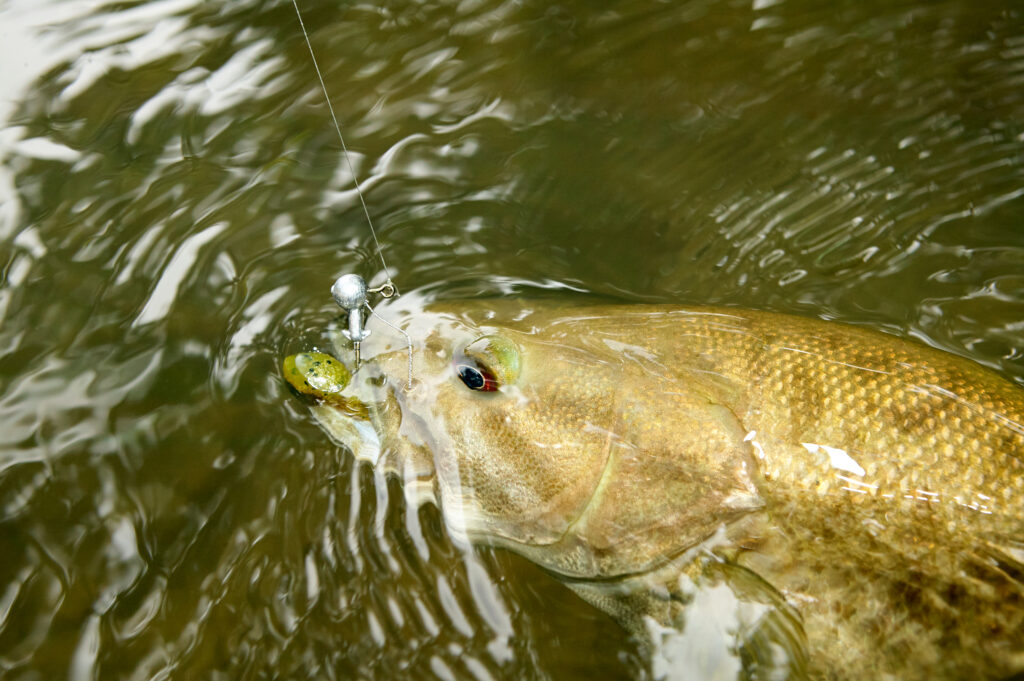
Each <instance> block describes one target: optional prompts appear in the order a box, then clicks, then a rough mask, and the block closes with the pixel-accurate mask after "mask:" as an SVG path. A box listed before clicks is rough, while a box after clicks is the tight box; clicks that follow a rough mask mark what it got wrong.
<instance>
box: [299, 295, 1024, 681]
mask: <svg viewBox="0 0 1024 681" xmlns="http://www.w3.org/2000/svg"><path fill="white" fill-rule="evenodd" d="M415 298H416V296H415V295H412V296H408V295H407V296H406V297H405V299H406V301H407V302H408V301H410V300H411V301H413V302H412V304H411V307H412V308H413V309H406V310H405V311H404V312H402V311H401V310H399V309H397V308H398V307H399V306H398V304H397V303H393V304H392V307H393V308H395V309H394V310H392V312H393V314H391V315H390V316H391V317H392V318H393V319H400V321H399V322H398V326H400V327H401V328H402V329H403V330H404V331H405V332H406V333H408V334H409V336H410V337H411V339H412V357H413V363H414V370H413V375H414V376H415V381H414V383H413V385H412V386H411V387H409V386H408V385H407V380H406V377H407V368H408V367H407V361H408V359H407V357H408V355H407V350H406V347H405V344H404V342H400V343H396V342H394V341H393V340H392V339H391V338H388V335H389V334H386V333H381V334H375V335H374V336H372V337H370V338H367V339H365V340H364V341H363V345H364V347H363V351H364V352H363V364H362V366H361V367H360V368H359V369H358V370H357V371H354V372H353V373H352V375H351V376H349V375H348V374H347V372H346V373H345V374H337V375H336V376H334V377H333V378H332V377H330V376H327V378H325V379H324V381H325V382H326V383H327V384H330V385H327V386H326V387H325V384H324V382H321V383H320V384H318V387H316V388H315V389H313V388H312V384H310V385H308V386H307V382H308V374H309V372H308V368H309V367H310V366H312V367H313V368H317V366H321V367H326V366H328V365H326V364H321V365H315V364H311V363H310V362H309V361H308V360H305V359H303V360H301V361H300V360H299V359H295V360H292V359H289V360H285V366H286V371H285V378H286V379H287V380H288V382H289V383H290V384H291V386H292V387H293V388H295V389H296V390H297V391H298V392H300V393H303V394H306V395H309V396H310V397H311V398H313V401H314V406H313V407H312V409H313V413H314V414H315V415H316V418H317V419H318V420H319V421H320V423H321V424H322V425H323V426H324V428H325V429H326V431H327V432H328V433H330V434H331V436H333V437H334V438H335V439H337V440H338V441H340V442H341V443H343V444H345V445H346V446H347V447H348V448H349V449H351V450H352V451H353V452H354V453H355V454H356V456H358V457H360V458H363V459H366V460H369V461H371V462H372V463H373V464H374V465H375V466H376V468H377V469H378V470H381V471H384V472H387V473H391V474H395V475H398V476H400V477H401V479H402V480H404V481H405V483H406V486H407V490H414V491H415V495H417V496H416V498H418V499H419V500H421V501H429V502H434V503H437V504H438V505H439V506H440V508H441V509H442V512H443V516H444V518H445V522H446V523H447V525H448V528H449V531H450V532H451V533H452V535H453V536H455V537H457V538H464V539H466V540H468V541H470V542H475V543H479V544H485V545H490V546H496V547H504V548H507V549H509V550H511V551H514V552H516V553H519V554H521V555H523V556H525V557H527V558H528V559H530V560H531V561H533V562H535V563H537V564H538V565H540V566H542V567H543V568H545V569H546V570H548V571H549V572H550V573H552V574H554V575H555V576H557V577H558V578H560V579H561V580H563V581H564V582H565V583H566V584H567V585H569V586H570V588H572V589H573V590H574V591H576V593H578V594H579V595H580V596H581V597H582V598H584V599H585V600H587V601H588V602H590V603H592V604H593V605H595V606H596V607H598V608H600V609H602V610H604V611H605V612H608V613H609V614H611V615H612V616H613V617H614V618H615V619H617V620H618V621H619V622H620V623H621V624H622V625H623V626H624V627H625V628H626V629H627V630H628V631H630V632H631V633H633V634H634V635H636V636H637V637H638V638H640V639H641V640H643V641H645V642H646V645H647V646H648V649H649V651H650V653H651V664H652V671H653V673H654V675H655V677H657V678H681V677H686V678H702V677H705V676H711V675H714V674H724V675H725V677H737V678H767V677H769V676H771V675H783V676H785V675H788V676H789V677H790V678H830V679H877V678H885V677H886V676H887V675H888V676H890V677H891V678H900V679H917V678H920V679H925V678H928V679H936V678H950V679H952V678H963V677H965V676H967V675H970V676H971V677H973V678H991V679H1000V678H1008V677H1011V676H1013V675H1014V674H1019V673H1021V672H1022V671H1024V391H1022V390H1021V388H1020V387H1018V386H1017V385H1015V384H1013V383H1011V382H1009V381H1007V380H1005V379H1003V378H1001V377H1000V376H999V375H997V374H995V373H994V372H992V371H990V370H988V369H985V368H983V367H981V366H978V365H976V364H974V363H972V362H970V361H967V360H964V359H962V358H959V357H955V356H953V355H950V354H946V353H943V352H940V351H938V350H935V349H932V348H928V347H925V346H923V345H919V344H917V343H914V342H908V341H905V340H902V339H899V338H896V337H892V336H888V335H885V334H881V333H878V332H874V331H870V330H866V329H861V328H856V327H851V326H846V325H842V324H837V323H829V322H822V321H818V320H812V319H804V318H801V317H795V316H788V315H783V314H774V313H768V312H756V311H746V310H738V309H728V308H701V307H675V306H649V305H635V306H594V307H579V306H566V305H559V304H554V303H549V302H537V303H529V302H521V301H512V300H501V301H478V302H464V303H454V302H453V303H436V304H432V305H428V306H423V307H419V306H417V305H416V304H415ZM396 315H398V316H397V317H396ZM339 335H340V334H339ZM336 351H337V356H338V357H344V356H346V355H348V354H351V351H350V349H349V346H348V345H347V341H346V340H345V339H344V338H341V337H339V338H337V348H336ZM300 357H301V356H300ZM300 365H301V366H303V367H306V368H307V371H306V372H305V373H303V372H302V371H299V372H298V373H295V372H289V371H288V370H287V367H298V366H300ZM355 405H358V408H356V406H355Z"/></svg>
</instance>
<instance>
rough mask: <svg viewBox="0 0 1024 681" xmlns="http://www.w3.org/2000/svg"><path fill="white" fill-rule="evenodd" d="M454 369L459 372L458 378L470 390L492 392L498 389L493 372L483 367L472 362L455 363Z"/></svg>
mask: <svg viewBox="0 0 1024 681" xmlns="http://www.w3.org/2000/svg"><path fill="white" fill-rule="evenodd" d="M455 371H456V372H457V373H458V374H459V379H460V380H461V381H462V382H463V383H464V384H465V385H466V387H467V388H469V389H470V390H479V391H480V392H494V391H495V390H497V389H498V381H497V379H495V378H494V374H492V373H491V372H490V371H488V370H487V369H486V368H484V367H481V366H474V365H472V364H459V365H456V367H455Z"/></svg>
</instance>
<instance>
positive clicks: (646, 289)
mask: <svg viewBox="0 0 1024 681" xmlns="http://www.w3.org/2000/svg"><path fill="white" fill-rule="evenodd" d="M301 5H302V6H303V9H304V12H305V18H306V23H307V26H309V27H310V29H311V34H312V35H311V37H312V41H313V45H314V47H315V49H316V50H317V54H318V57H319V59H320V61H321V64H322V66H323V67H324V75H325V79H326V81H327V85H328V87H329V89H330V92H331V95H332V99H333V101H334V103H335V106H336V107H337V110H338V114H339V118H340V120H341V123H342V125H343V127H344V128H345V132H346V135H347V141H348V143H349V146H350V148H351V149H352V151H353V160H354V162H355V165H356V168H357V171H358V173H359V175H360V177H361V178H362V181H363V186H364V189H365V191H366V196H367V201H368V205H369V209H370V211H371V213H372V214H373V216H374V219H375V222H376V224H377V226H378V229H379V233H380V236H381V240H382V241H383V243H384V246H385V249H386V251H385V254H386V257H387V258H388V261H389V264H390V265H391V266H392V270H393V275H394V278H395V280H396V282H397V283H398V285H399V286H400V287H401V288H403V289H404V290H411V289H429V290H430V291H431V295H439V296H441V295H443V296H448V297H456V296H459V297H467V296H469V297H472V296H479V295H486V294H494V293H497V292H505V291H515V292H518V293H521V294H524V295H534V294H540V293H544V294H547V295H551V294H552V292H554V294H555V295H557V290H558V289H574V290H583V291H588V292H592V293H594V294H599V295H602V296H610V297H615V298H618V299H620V300H626V301H666V302H667V301H685V302H706V303H721V304H730V305H744V306H750V307H759V308H768V309H775V310H782V311H792V312H799V313H802V314H808V315H813V316H823V317H827V318H837V319H842V320H845V321H848V322H853V323H857V324H865V325H869V326H873V327H877V328H882V329H885V330H889V331H892V332H895V333H899V334H905V335H912V336H916V337H918V338H920V339H923V340H925V341H927V342H929V343H931V344H933V345H937V346H939V347H943V348H945V349H948V350H952V351H954V352H958V353H960V354H963V355H967V356H969V357H972V358H974V359H975V360H978V361H980V362H983V363H985V364H987V365H990V366H994V367H996V368H997V369H1000V370H1001V371H1003V372H1004V373H1005V374H1006V375H1008V376H1010V377H1012V378H1014V379H1015V380H1017V381H1018V382H1024V324H1022V321H1021V320H1022V319H1024V11H1022V10H1021V9H1020V8H1019V7H1018V6H1017V3H1013V2H978V1H976V0H974V1H971V2H967V1H958V2H928V3H924V2H920V3H893V2H888V1H887V2H847V3H838V4H837V3H831V4H828V5H827V6H826V5H820V4H812V3H803V2H792V1H790V0H787V1H780V0H753V2H752V3H751V2H749V1H744V2H711V1H707V0H698V1H696V2H672V3H667V2H654V1H646V2H645V1H640V0H633V1H629V2H598V3H595V2H582V1H581V2H577V3H575V4H573V3H564V4H550V3H542V2H515V1H512V0H506V1H505V2H497V1H492V0H466V1H464V2H450V3H445V2H429V1H427V2H395V3H379V4H378V3H365V4H359V3H344V4H342V5H340V6H339V5H338V4H336V3H328V2H319V1H315V0H305V1H304V2H302V3H301ZM0 45H2V46H3V47H2V48H0V54H2V60H0V63H2V64H3V65H4V67H3V73H0V121H2V123H0V126H2V127H0V277H2V279H0V504H2V509H0V555H2V556H4V559H3V560H2V561H0V676H3V677H4V678H5V679H37V678H39V679H42V678H69V679H73V680H76V681H77V680H78V679H92V678H103V679H112V678H125V679H146V678H173V679H187V678H211V679H219V678H224V679H229V678H230V679H235V678H271V677H282V678H346V679H347V678H367V679H369V678H374V679H398V678H409V679H422V678H439V679H450V678H459V679H462V678H474V679H519V678H538V679H544V678H551V679H567V678H647V677H648V676H649V673H648V671H647V670H646V666H645V662H644V661H643V658H642V656H641V655H640V654H639V652H638V649H637V645H636V643H635V642H634V641H631V640H629V639H628V638H627V637H626V636H625V635H624V634H623V633H622V632H621V631H620V630H619V628H618V627H617V626H616V625H615V624H613V623H612V622H611V621H610V620H609V619H608V618H607V617H605V616H604V615H602V614H600V613H598V612H596V611H594V610H593V609H591V608H590V607H588V606H585V605H583V604H582V603H581V602H580V601H578V600H577V599H576V598H575V597H574V596H573V595H572V594H571V593H569V592H568V591H567V590H565V589H564V588H563V587H561V586H559V585H558V584H556V583H555V582H554V581H553V580H551V579H550V578H549V577H548V576H546V575H545V574H543V573H542V572H541V571H540V570H539V569H537V568H535V567H533V566H531V565H530V564H529V563H527V562H526V561H524V560H521V559H519V558H517V557H515V556H512V555H510V554H507V553H504V552H498V551H491V550H478V551H475V552H466V551H463V550H461V549H459V548H456V547H455V546H454V545H453V544H452V542H451V541H450V539H449V538H447V537H446V536H445V534H444V530H443V526H442V523H441V521H440V518H439V515H438V513H437V511H436V509H433V508H432V507H427V508H425V509H423V510H422V511H420V512H419V513H418V514H415V513H407V512H406V510H407V509H406V508H405V506H404V504H403V502H402V501H401V494H399V493H398V491H397V486H396V485H395V484H394V483H391V484H390V486H389V485H388V483H385V482H383V481H379V480H376V481H375V480H374V478H373V473H372V472H371V471H370V469H368V468H366V467H365V466H363V467H358V466H355V465H354V464H353V462H352V460H351V458H350V457H349V456H348V455H347V454H346V452H344V451H341V450H339V449H338V448H337V447H335V446H334V445H331V444H330V443H329V442H327V441H326V440H325V438H324V437H323V434H322V432H321V431H320V430H319V429H318V428H317V427H316V425H314V424H313V423H312V421H311V419H310V418H309V416H308V413H307V412H306V410H305V408H304V407H303V406H302V405H301V404H298V403H297V402H296V401H295V400H294V399H293V398H292V397H291V396H290V395H289V393H288V391H287V389H286V388H285V386H284V384H283V382H282V381H281V380H280V378H279V374H278V362H279V359H280V357H281V356H282V355H283V354H285V353H286V352H289V351H294V350H296V349H298V348H302V347H306V346H310V345H323V343H324V335H323V330H324V327H325V325H326V324H327V322H328V321H329V320H330V319H332V318H333V317H334V316H335V315H336V313H337V309H336V308H335V307H334V304H333V302H332V301H331V299H330V296H329V294H328V289H329V286H330V283H331V281H333V279H334V277H335V276H337V275H338V274H340V273H341V272H344V271H355V272H359V273H361V274H363V275H365V276H367V277H371V276H373V275H375V274H379V272H378V265H377V262H376V260H375V256H374V252H373V249H372V242H371V240H370V236H369V233H368V231H367V229H366V225H365V221H364V218H363V217H362V214H361V212H360V209H359V204H358V200H357V198H356V196H355V194H354V192H353V189H352V183H351V178H350V175H349V173H348V171H347V168H346V166H345V164H344V162H343V160H342V158H341V156H340V155H339V146H338V143H337V140H336V137H335V134H334V131H333V129H332V128H331V127H330V118H329V116H328V113H327V109H326V107H325V105H324V103H323V96H322V94H321V92H320V90H319V85H318V83H317V81H316V76H315V74H314V72H313V70H312V67H311V64H310V61H309V55H308V52H307V51H306V45H305V43H304V41H303V38H302V35H301V33H300V32H299V29H298V25H297V21H296V19H295V15H294V10H293V8H292V6H291V4H290V2H284V1H279V2H247V1H243V0H238V1H234V2H210V1H204V2H200V1H199V0H161V1H157V2H148V3H138V2H118V3H107V4H104V3H102V2H91V1H90V2H87V1H85V0H81V1H76V0H67V1H62V2H37V1H29V0H9V1H8V2H7V3H5V4H3V5H2V6H0ZM389 490H390V493H389Z"/></svg>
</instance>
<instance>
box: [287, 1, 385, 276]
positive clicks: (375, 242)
mask: <svg viewBox="0 0 1024 681" xmlns="http://www.w3.org/2000/svg"><path fill="white" fill-rule="evenodd" d="M292 6H293V7H294V8H295V16H297V17H298V18H299V28H301V29H302V35H303V37H304V38H305V39H306V47H308V48H309V57H310V59H312V60H313V69H314V70H315V71H316V77H317V78H318V79H319V80H320V89H321V90H323V91H324V99H325V100H327V110H328V111H330V112H331V120H332V121H334V129H335V130H337V131H338V139H339V140H341V150H342V152H344V153H343V155H344V157H345V163H346V164H347V165H348V171H349V173H351V175H352V183H353V184H354V185H355V187H356V194H357V195H358V196H359V203H360V204H361V205H362V207H363V213H364V214H365V215H366V224H368V225H369V226H370V236H372V237H373V245H374V246H376V247H377V255H378V256H379V257H380V264H381V266H382V267H383V268H384V276H385V277H387V278H388V284H390V285H391V289H392V290H393V291H394V292H395V293H398V288H397V287H396V286H395V283H394V282H393V281H391V273H390V272H389V271H388V264H387V263H386V262H385V261H384V250H383V249H382V248H381V247H380V241H378V240H377V230H375V229H374V228H373V220H371V219H370V210H369V209H368V208H367V207H366V199H365V198H363V190H362V188H361V187H360V186H359V178H358V177H357V176H356V169H355V167H354V166H353V165H352V156H351V154H349V153H348V146H347V145H346V144H345V136H344V135H342V134H341V125H340V124H339V123H338V117H337V116H336V115H335V114H334V105H333V104H331V96H330V95H329V94H328V93H327V84H326V83H325V82H324V77H323V74H322V73H320V65H319V64H318V63H317V61H316V54H314V52H313V43H312V42H311V41H310V39H309V32H308V31H306V24H305V22H304V21H302V12H300V11H299V0H292ZM392 295H394V294H392Z"/></svg>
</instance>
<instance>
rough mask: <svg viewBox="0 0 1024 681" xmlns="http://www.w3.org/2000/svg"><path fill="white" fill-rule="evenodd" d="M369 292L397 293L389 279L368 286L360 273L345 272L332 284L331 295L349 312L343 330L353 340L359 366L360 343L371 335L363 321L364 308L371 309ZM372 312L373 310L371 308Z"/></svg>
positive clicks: (384, 294)
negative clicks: (345, 326) (382, 282)
mask: <svg viewBox="0 0 1024 681" xmlns="http://www.w3.org/2000/svg"><path fill="white" fill-rule="evenodd" d="M367 293H379V294H381V295H382V296H384V297H385V298H390V297H391V296H393V295H395V287H394V285H393V284H392V283H391V282H390V281H388V282H387V283H385V284H384V285H383V286H379V287H378V288H372V289H368V288H366V281H365V280H364V279H363V278H362V277H360V276H359V275H358V274H343V275H341V276H340V277H338V279H337V281H335V282H334V285H333V286H331V296H332V297H333V298H334V302H336V303H337V304H338V305H340V306H341V307H342V308H343V309H344V310H345V311H346V313H347V314H348V329H345V330H344V331H342V333H343V334H344V335H345V338H348V339H349V340H350V341H352V349H353V350H355V353H356V366H357V367H358V366H359V362H360V359H359V344H360V343H362V342H363V341H364V340H366V339H367V338H368V337H369V335H370V330H369V329H367V328H366V327H365V326H364V325H363V323H364V321H365V320H364V319H363V308H367V309H370V305H369V303H368V302H367V300H366V294H367ZM371 314H372V310H371Z"/></svg>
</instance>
